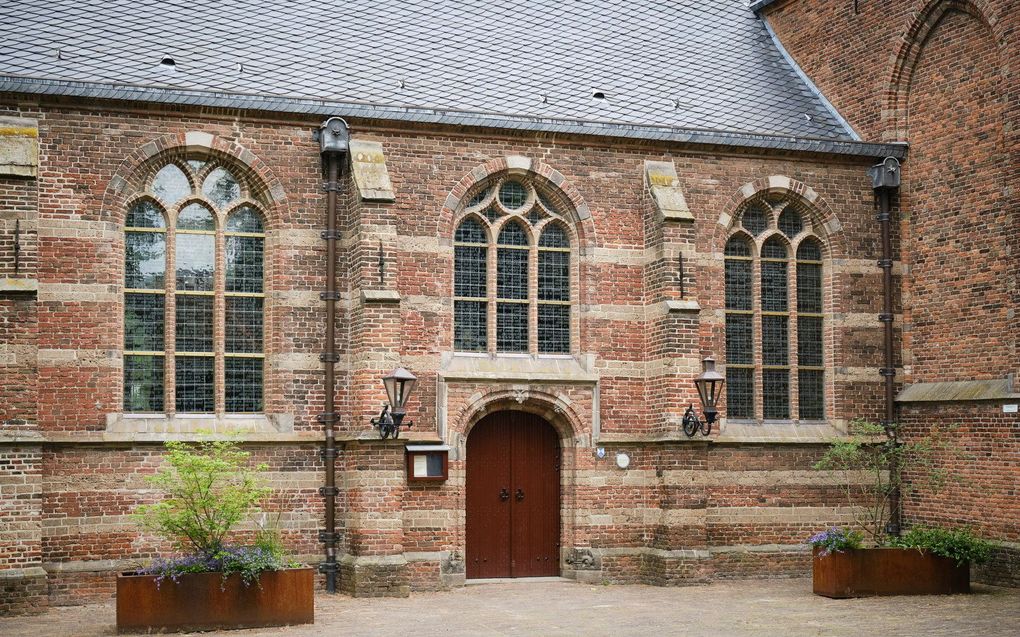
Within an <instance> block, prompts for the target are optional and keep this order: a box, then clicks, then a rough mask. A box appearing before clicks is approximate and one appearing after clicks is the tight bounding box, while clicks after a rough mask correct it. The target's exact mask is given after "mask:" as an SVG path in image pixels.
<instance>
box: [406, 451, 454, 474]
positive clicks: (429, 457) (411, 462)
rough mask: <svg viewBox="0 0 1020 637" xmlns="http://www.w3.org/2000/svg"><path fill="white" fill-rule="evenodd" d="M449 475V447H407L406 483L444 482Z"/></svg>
mask: <svg viewBox="0 0 1020 637" xmlns="http://www.w3.org/2000/svg"><path fill="white" fill-rule="evenodd" d="M449 475H450V446H449V445H407V481H408V482H445V481H446V479H447V478H448V477H449Z"/></svg>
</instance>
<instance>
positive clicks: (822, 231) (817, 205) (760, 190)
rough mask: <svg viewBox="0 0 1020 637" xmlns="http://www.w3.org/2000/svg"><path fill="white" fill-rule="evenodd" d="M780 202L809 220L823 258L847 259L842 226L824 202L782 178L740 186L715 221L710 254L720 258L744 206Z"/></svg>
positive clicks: (799, 183) (799, 184)
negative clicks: (824, 253)
mask: <svg viewBox="0 0 1020 637" xmlns="http://www.w3.org/2000/svg"><path fill="white" fill-rule="evenodd" d="M776 198H783V199H787V200H789V201H790V202H792V203H793V204H794V206H795V207H796V209H797V210H798V211H799V212H800V213H801V214H803V215H804V216H805V217H807V218H808V219H810V220H811V225H812V226H813V227H814V230H815V233H816V234H817V235H818V237H819V238H820V239H822V244H823V246H825V250H826V252H827V254H826V257H827V258H833V259H836V258H844V257H846V255H847V249H846V236H845V233H844V232H843V224H842V223H840V221H839V219H838V218H837V217H836V213H835V212H833V210H832V208H830V207H829V204H828V203H827V202H826V201H825V199H824V198H823V197H822V196H821V195H819V194H818V193H817V192H816V191H815V189H814V188H811V187H810V186H808V185H807V184H805V183H804V182H802V181H797V180H796V179H793V178H791V177H787V176H785V175H770V176H768V177H762V178H761V179H755V180H754V181H751V182H748V183H746V184H744V185H743V186H741V187H740V188H739V189H738V190H737V192H735V193H734V194H733V195H732V196H731V197H730V201H729V203H728V204H727V206H726V210H724V211H723V212H722V213H721V214H720V215H719V219H718V223H717V224H716V226H715V230H714V232H713V236H712V250H713V252H714V253H716V254H722V252H723V248H724V247H725V245H726V241H728V240H729V238H730V236H731V235H732V234H733V232H734V230H735V229H736V227H737V222H738V213H739V211H740V209H741V208H742V207H743V206H745V205H746V204H748V203H751V202H754V201H767V200H769V199H776Z"/></svg>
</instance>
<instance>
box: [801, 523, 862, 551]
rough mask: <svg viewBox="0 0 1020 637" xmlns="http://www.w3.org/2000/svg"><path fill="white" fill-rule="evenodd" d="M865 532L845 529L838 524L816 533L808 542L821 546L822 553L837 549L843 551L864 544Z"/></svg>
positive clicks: (857, 547)
mask: <svg viewBox="0 0 1020 637" xmlns="http://www.w3.org/2000/svg"><path fill="white" fill-rule="evenodd" d="M863 542H864V534H863V533H861V532H860V531H849V532H848V531H844V530H843V529H841V528H839V527H838V526H834V527H832V528H831V529H828V530H826V531H822V532H821V533H816V534H815V535H812V536H811V537H809V538H808V540H807V544H810V545H811V546H814V547H817V548H821V549H822V552H821V555H828V554H829V553H832V552H833V551H835V552H836V553H842V552H843V551H846V550H848V549H859V548H861V546H862V545H863Z"/></svg>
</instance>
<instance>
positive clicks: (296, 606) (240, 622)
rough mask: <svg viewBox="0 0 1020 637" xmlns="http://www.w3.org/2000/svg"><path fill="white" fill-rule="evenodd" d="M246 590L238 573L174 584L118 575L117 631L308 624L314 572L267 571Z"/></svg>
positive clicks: (204, 575) (192, 576)
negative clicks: (256, 582)
mask: <svg viewBox="0 0 1020 637" xmlns="http://www.w3.org/2000/svg"><path fill="white" fill-rule="evenodd" d="M259 584H261V586H259V585H257V584H252V585H251V586H245V585H244V582H242V581H241V576H240V575H238V574H233V575H230V576H228V577H227V578H226V580H224V579H223V575H222V574H221V573H187V574H184V575H181V576H180V578H179V579H178V581H177V582H176V583H175V582H173V581H171V580H170V579H166V580H164V581H163V583H162V584H161V585H160V586H159V588H156V576H154V575H132V574H129V573H121V574H120V575H118V576H117V632H120V633H135V632H161V631H193V630H213V629H222V628H255V627H260V626H286V625H290V624H310V623H313V622H314V621H315V620H314V604H313V602H314V595H313V576H312V569H310V568H293V569H284V570H280V571H266V572H264V573H262V574H261V575H260V576H259Z"/></svg>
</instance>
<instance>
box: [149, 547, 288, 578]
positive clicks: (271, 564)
mask: <svg viewBox="0 0 1020 637" xmlns="http://www.w3.org/2000/svg"><path fill="white" fill-rule="evenodd" d="M288 566H290V564H289V563H285V561H284V560H283V559H282V555H281V554H280V553H279V552H277V551H274V550H272V549H271V548H266V547H263V546H228V547H225V548H223V549H221V550H219V551H216V552H215V553H213V554H211V555H182V556H179V557H172V558H169V559H158V558H157V559H155V560H153V562H152V564H150V565H149V566H147V567H145V568H143V569H140V570H139V571H138V574H139V575H155V576H156V587H157V588H159V586H160V585H161V584H162V583H163V582H164V581H165V580H167V579H169V580H170V581H172V582H173V583H174V584H177V583H178V582H179V581H180V577H181V575H183V574H185V573H217V572H218V573H222V574H223V578H224V579H226V578H227V576H228V575H231V574H232V573H238V574H240V576H241V581H243V582H244V585H245V586H251V585H252V584H258V583H259V573H261V572H263V571H275V570H279V569H281V568H287V567H288Z"/></svg>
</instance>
